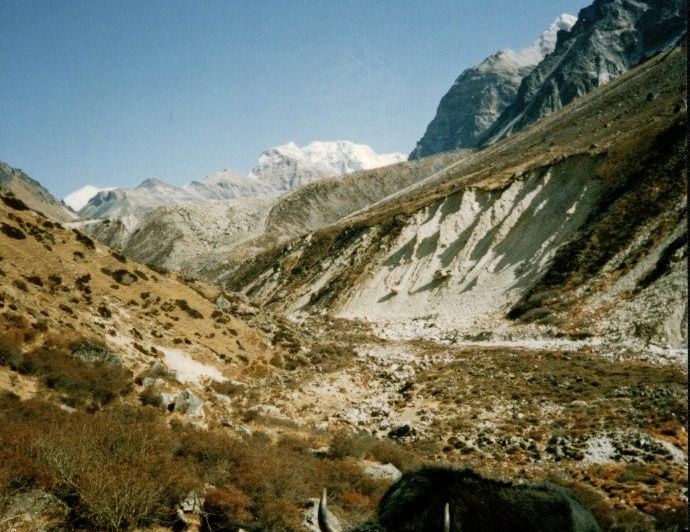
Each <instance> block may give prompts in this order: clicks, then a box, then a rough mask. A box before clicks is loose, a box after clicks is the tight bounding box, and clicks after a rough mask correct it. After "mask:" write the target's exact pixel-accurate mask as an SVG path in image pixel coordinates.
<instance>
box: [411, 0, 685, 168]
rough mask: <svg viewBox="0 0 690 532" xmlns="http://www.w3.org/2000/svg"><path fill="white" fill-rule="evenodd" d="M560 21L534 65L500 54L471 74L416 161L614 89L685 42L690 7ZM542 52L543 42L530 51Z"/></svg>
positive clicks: (625, 7) (624, 6) (610, 4)
mask: <svg viewBox="0 0 690 532" xmlns="http://www.w3.org/2000/svg"><path fill="white" fill-rule="evenodd" d="M559 20H560V24H559V21H556V23H555V24H556V25H557V27H554V25H552V26H551V28H549V31H547V32H546V33H545V34H544V36H543V37H542V39H544V38H545V37H548V38H546V39H545V41H544V45H543V46H541V50H542V53H541V54H540V53H536V52H534V51H533V52H531V53H530V54H528V57H531V58H532V59H528V60H527V61H526V62H525V60H524V59H523V60H520V59H519V57H518V56H520V55H521V54H520V53H517V54H516V53H515V52H510V51H509V52H499V53H498V54H496V55H494V56H491V57H489V58H487V59H486V60H484V61H483V62H482V63H480V65H478V66H476V67H473V68H471V69H468V70H467V71H465V72H464V73H463V74H462V75H461V76H460V77H459V78H458V79H457V81H456V82H455V84H454V85H453V87H452V88H451V89H450V90H449V91H448V93H447V94H446V95H445V96H444V97H443V99H442V100H441V104H440V105H439V109H438V112H437V115H436V117H435V118H434V120H433V121H432V122H431V123H430V124H429V126H428V128H427V132H426V133H425V135H424V137H423V138H422V139H421V140H420V141H419V142H418V144H417V147H416V148H415V150H414V151H413V152H412V153H411V154H410V158H416V157H424V156H428V155H431V154H433V153H438V152H440V151H443V150H447V149H452V148H455V147H458V146H483V145H488V144H491V143H493V142H495V141H496V140H498V139H500V138H503V137H505V136H507V135H510V134H511V133H513V132H515V131H518V130H520V129H522V128H524V127H525V126H527V125H529V124H532V123H534V122H535V121H537V120H539V119H540V118H542V117H544V116H547V115H548V114H550V113H552V112H553V111H555V110H557V109H560V108H561V107H563V106H564V105H566V104H567V103H569V102H571V101H572V100H574V99H575V98H578V97H580V96H582V95H584V94H587V93H588V92H590V91H591V90H593V89H595V88H596V87H599V86H600V85H602V84H605V83H608V82H609V81H610V80H612V79H614V78H615V77H616V76H619V75H620V74H622V73H623V72H626V71H627V70H628V69H630V68H632V67H634V66H636V65H638V64H640V63H641V62H643V61H645V60H646V59H648V58H650V57H652V56H654V55H655V54H657V53H659V52H661V51H663V50H666V49H668V48H669V47H671V46H673V45H674V44H675V43H676V42H678V41H679V39H681V37H682V36H683V35H684V34H685V32H686V31H687V7H686V3H685V2H683V1H681V0H669V1H668V2H659V1H657V0H641V1H628V0H596V1H595V2H594V3H593V4H592V5H591V6H588V7H586V8H584V9H582V10H581V11H580V13H579V15H578V18H577V22H576V23H575V24H574V25H573V24H570V23H571V22H572V20H571V19H567V20H562V19H559ZM568 26H572V29H571V30H570V31H554V30H556V29H559V30H567V29H568ZM553 37H556V39H555V40H554V39H553ZM535 47H537V48H539V41H537V42H535V44H533V45H532V47H530V48H528V49H527V50H530V49H534V48H535ZM478 95H481V97H480V96H478Z"/></svg>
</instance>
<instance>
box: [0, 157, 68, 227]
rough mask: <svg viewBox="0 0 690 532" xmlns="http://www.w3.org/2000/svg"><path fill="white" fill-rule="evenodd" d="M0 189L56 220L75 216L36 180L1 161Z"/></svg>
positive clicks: (65, 220)
mask: <svg viewBox="0 0 690 532" xmlns="http://www.w3.org/2000/svg"><path fill="white" fill-rule="evenodd" d="M0 189H2V190H6V191H9V192H11V193H12V194H14V195H15V196H16V197H17V198H19V199H20V200H22V201H23V202H24V203H25V204H26V205H27V206H28V207H29V208H31V209H33V210H35V211H38V212H40V213H42V214H44V215H45V216H47V217H48V218H51V219H53V220H56V221H58V222H68V221H70V220H74V219H75V218H76V217H77V215H76V214H75V213H74V212H72V211H71V210H70V209H69V208H68V207H66V206H65V205H64V204H63V203H62V202H60V201H58V200H57V199H55V197H54V196H53V195H52V194H51V193H50V192H48V190H47V189H46V188H45V187H43V185H41V184H40V183H39V182H38V181H36V180H35V179H32V178H31V177H29V176H28V175H26V174H25V173H24V172H22V171H21V170H20V169H19V168H12V167H11V166H10V165H8V164H7V163H4V162H2V161H0Z"/></svg>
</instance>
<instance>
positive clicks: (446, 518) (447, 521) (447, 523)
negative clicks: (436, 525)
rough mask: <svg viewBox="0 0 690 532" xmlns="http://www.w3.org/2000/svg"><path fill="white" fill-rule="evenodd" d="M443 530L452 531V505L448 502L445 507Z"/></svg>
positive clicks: (445, 531)
mask: <svg viewBox="0 0 690 532" xmlns="http://www.w3.org/2000/svg"><path fill="white" fill-rule="evenodd" d="M443 532H450V506H449V505H448V503H446V505H445V506H444V507H443Z"/></svg>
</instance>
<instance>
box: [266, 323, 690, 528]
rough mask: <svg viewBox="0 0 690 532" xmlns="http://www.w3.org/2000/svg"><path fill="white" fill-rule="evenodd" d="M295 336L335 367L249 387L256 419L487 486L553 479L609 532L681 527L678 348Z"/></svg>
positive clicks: (320, 327)
mask: <svg viewBox="0 0 690 532" xmlns="http://www.w3.org/2000/svg"><path fill="white" fill-rule="evenodd" d="M302 328H303V329H304V330H310V331H311V334H313V335H314V336H317V337H318V336H322V337H323V338H328V339H329V341H330V342H331V343H332V345H334V346H339V347H340V349H341V350H342V351H341V352H340V353H339V356H335V357H333V356H332V357H331V358H332V362H333V361H337V362H336V365H335V367H326V368H325V369H322V366H312V365H307V366H303V367H299V368H297V369H292V370H291V371H284V372H280V375H281V376H280V378H278V376H277V375H271V376H268V377H266V378H265V379H263V380H262V381H261V382H260V383H257V385H256V386H255V387H254V390H261V394H260V397H254V398H253V401H255V402H257V403H260V404H262V405H265V406H264V412H265V413H266V415H265V416H264V418H263V420H260V422H263V423H265V424H267V425H271V424H275V425H280V424H281V419H282V420H283V421H287V420H292V421H293V422H296V423H299V425H300V426H311V427H313V428H316V429H319V428H321V429H326V428H329V429H330V430H337V428H338V427H342V428H345V429H348V430H360V431H363V433H368V434H372V435H374V436H376V437H377V438H391V439H393V440H395V441H396V442H398V443H399V444H401V445H402V446H403V447H405V448H408V449H412V450H414V452H416V453H419V454H420V455H421V456H424V458H425V459H430V460H433V461H438V462H446V463H451V464H454V465H457V466H466V467H472V468H474V469H476V470H479V471H481V472H483V473H484V474H486V475H489V476H494V477H499V478H512V479H515V478H521V479H532V480H543V479H545V478H551V479H555V480H556V481H558V482H561V483H565V484H567V485H571V487H574V489H576V490H577V491H578V492H579V493H580V496H581V497H583V498H584V499H585V500H586V501H587V502H588V504H589V505H590V507H591V508H592V509H593V511H594V512H595V514H597V517H598V518H600V519H601V520H602V521H603V522H607V523H608V525H610V526H611V528H612V529H618V528H616V527H617V526H622V525H620V523H619V521H620V522H623V521H625V520H626V519H628V520H629V519H633V517H631V516H633V515H635V514H632V513H630V512H632V510H640V511H641V512H642V513H641V514H640V513H638V514H636V516H635V517H634V519H633V520H635V521H639V523H638V524H639V525H640V526H643V523H645V522H646V526H647V527H650V528H651V527H654V528H661V529H664V526H665V525H663V523H665V522H668V523H672V522H676V521H678V520H680V521H682V520H683V519H684V516H685V514H686V508H687V506H686V505H687V471H688V469H687V468H688V462H687V452H688V439H687V431H686V426H687V425H686V424H687V351H684V350H665V349H662V348H658V347H656V348H655V347H654V346H649V347H647V348H644V347H640V346H637V347H636V348H635V347H634V346H629V347H618V348H615V349H614V348H612V347H611V346H607V345H603V344H601V342H596V341H567V340H561V339H553V338H552V339H540V340H533V339H532V340H530V339H522V340H519V339H513V340H503V341H482V340H481V339H474V340H462V341H458V340H457V339H453V340H452V341H439V340H435V341H434V340H405V339H393V338H391V330H390V329H389V330H388V334H386V330H382V329H380V328H378V330H376V329H377V327H374V326H372V325H371V324H367V323H362V322H356V321H347V320H329V319H323V318H319V319H317V320H307V321H305V322H303V323H302ZM386 336H387V337H386ZM430 336H433V335H430ZM349 348H353V349H349ZM652 516H654V517H656V525H653V524H652V523H654V521H653V520H652ZM674 516H675V517H674ZM616 523H618V524H616Z"/></svg>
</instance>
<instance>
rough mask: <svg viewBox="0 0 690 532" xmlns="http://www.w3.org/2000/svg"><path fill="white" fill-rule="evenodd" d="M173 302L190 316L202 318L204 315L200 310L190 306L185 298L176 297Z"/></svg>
mask: <svg viewBox="0 0 690 532" xmlns="http://www.w3.org/2000/svg"><path fill="white" fill-rule="evenodd" d="M175 304H176V305H177V306H178V308H179V309H180V310H183V311H185V312H186V313H187V314H188V315H189V316H190V317H191V318H194V319H203V317H204V315H203V314H202V313H201V312H199V311H198V310H196V309H194V308H192V307H190V306H189V303H187V300H186V299H176V300H175Z"/></svg>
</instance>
